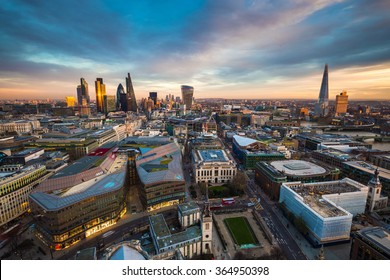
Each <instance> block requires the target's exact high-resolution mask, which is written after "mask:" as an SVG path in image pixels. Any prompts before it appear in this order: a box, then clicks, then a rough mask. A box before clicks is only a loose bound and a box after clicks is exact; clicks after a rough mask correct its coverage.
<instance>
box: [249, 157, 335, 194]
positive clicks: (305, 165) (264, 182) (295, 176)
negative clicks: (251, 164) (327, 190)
mask: <svg viewBox="0 0 390 280" xmlns="http://www.w3.org/2000/svg"><path fill="white" fill-rule="evenodd" d="M331 179H333V178H332V177H331V173H330V172H329V171H328V170H326V169H325V168H323V167H321V166H318V165H316V164H314V163H312V162H308V161H303V160H279V161H271V162H258V163H256V167H255V180H256V182H257V183H258V184H259V185H260V187H261V188H262V189H263V191H264V192H265V193H267V194H268V195H269V196H270V197H271V199H274V200H278V199H279V192H280V186H281V185H282V183H284V182H295V181H301V182H302V183H311V182H321V181H326V180H331Z"/></svg>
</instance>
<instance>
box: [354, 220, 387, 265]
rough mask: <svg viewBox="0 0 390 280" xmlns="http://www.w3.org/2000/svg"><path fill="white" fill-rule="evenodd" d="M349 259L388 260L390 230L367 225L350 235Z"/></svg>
mask: <svg viewBox="0 0 390 280" xmlns="http://www.w3.org/2000/svg"><path fill="white" fill-rule="evenodd" d="M350 259H351V260H389V259H390V231H389V230H386V229H384V228H381V227H368V228H364V229H361V230H359V231H357V232H355V233H354V234H353V235H352V246H351V253H350Z"/></svg>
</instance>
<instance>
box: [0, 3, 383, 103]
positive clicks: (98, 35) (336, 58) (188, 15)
mask: <svg viewBox="0 0 390 280" xmlns="http://www.w3.org/2000/svg"><path fill="white" fill-rule="evenodd" d="M81 9H82V10H83V11H85V13H77V12H75V11H79V10H81ZM58 11H61V13H58ZM389 11H390V3H389V2H388V1H366V0H359V1H330V0H329V1H288V2H286V1H281V2H280V3H279V1H273V2H272V3H271V2H266V1H191V2H190V3H184V2H181V1H164V2H162V3H156V2H149V1H134V2H132V3H128V2H127V1H117V2H115V3H111V2H110V1H99V2H97V1H88V2H83V3H79V2H77V1H75V2H74V3H70V2H67V3H61V2H59V3H57V2H43V3H39V4H38V3H29V2H28V1H12V2H11V1H5V3H4V4H3V5H2V7H0V14H1V16H2V17H3V19H4V20H3V21H2V22H3V24H2V26H0V37H1V38H2V39H1V40H2V46H1V47H0V58H1V61H2V62H3V63H2V64H1V65H0V99H20V97H21V96H23V98H25V99H29V98H50V99H64V98H65V96H76V92H75V87H76V86H77V84H78V83H79V81H80V77H84V78H85V80H86V81H87V82H88V83H89V84H91V83H92V82H93V81H95V80H96V78H97V77H102V78H103V79H104V81H105V84H106V92H107V95H114V94H115V93H116V89H117V87H118V84H119V83H123V74H124V73H128V72H130V73H131V76H132V81H133V86H134V91H135V93H136V98H137V99H138V100H140V99H141V98H144V97H147V96H148V94H149V92H151V91H157V92H158V93H159V96H165V95H166V94H174V95H175V96H179V95H180V86H181V85H183V84H190V85H191V86H193V87H194V88H195V89H196V94H195V96H194V97H195V98H206V97H214V98H227V99H233V98H236V97H237V96H240V97H241V98H243V99H245V98H247V99H262V98H263V99H269V98H270V96H273V97H274V98H279V99H313V100H314V99H316V98H317V97H318V92H319V89H320V84H321V76H322V69H323V65H325V64H328V65H329V100H335V97H336V95H337V94H339V93H340V92H342V91H343V90H346V91H347V92H348V97H349V99H350V100H379V99H389V96H390V95H389V94H388V93H389V91H390V80H389V79H388V77H389V76H390V50H389V48H390V30H389V29H388V28H386V26H388V25H389V23H390V18H389V17H388V13H389ZM97 58H99V59H97ZM102 58H104V59H102ZM91 95H92V94H91ZM91 97H92V96H91ZM91 99H92V98H91Z"/></svg>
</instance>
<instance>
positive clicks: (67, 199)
mask: <svg viewBox="0 0 390 280" xmlns="http://www.w3.org/2000/svg"><path fill="white" fill-rule="evenodd" d="M126 174H127V173H126V168H125V167H122V169H121V170H119V171H118V172H116V173H112V174H104V175H101V176H99V177H97V178H95V179H92V180H89V181H86V182H83V183H81V184H78V185H76V186H74V187H71V188H69V189H65V190H55V191H53V192H40V191H37V192H34V193H32V194H30V198H31V199H33V200H34V201H35V202H36V203H38V204H39V205H41V207H42V208H44V209H46V210H47V211H55V210H59V209H61V208H64V207H66V206H69V205H72V204H74V203H76V202H79V201H82V200H84V199H86V198H89V197H93V196H97V195H101V194H104V193H109V192H112V191H115V190H118V189H120V188H122V187H123V184H124V183H125V179H126Z"/></svg>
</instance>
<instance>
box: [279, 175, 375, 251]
mask: <svg viewBox="0 0 390 280" xmlns="http://www.w3.org/2000/svg"><path fill="white" fill-rule="evenodd" d="M367 194H368V188H367V186H364V185H362V184H360V183H358V182H356V181H353V180H351V179H348V178H345V179H343V180H338V181H328V182H318V183H301V182H289V183H283V184H282V186H281V189H280V198H279V203H280V204H281V207H282V209H284V211H285V213H286V212H287V213H286V214H287V215H289V216H293V217H294V218H295V219H296V220H297V219H298V220H301V221H302V222H303V223H304V225H305V229H302V228H301V230H304V231H305V232H304V234H307V236H308V238H309V239H310V241H311V242H312V243H313V245H314V246H320V245H322V244H328V243H335V242H340V241H347V240H349V239H350V232H351V225H352V218H353V216H355V215H357V214H362V213H364V211H365V207H366V201H367Z"/></svg>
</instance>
